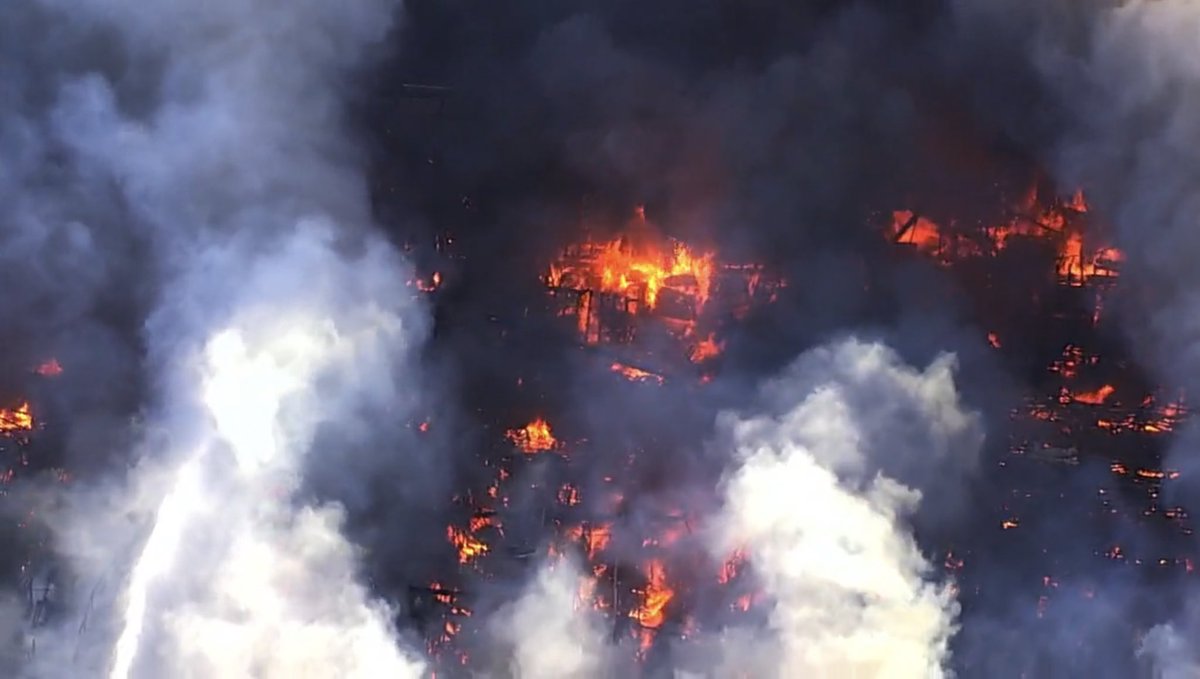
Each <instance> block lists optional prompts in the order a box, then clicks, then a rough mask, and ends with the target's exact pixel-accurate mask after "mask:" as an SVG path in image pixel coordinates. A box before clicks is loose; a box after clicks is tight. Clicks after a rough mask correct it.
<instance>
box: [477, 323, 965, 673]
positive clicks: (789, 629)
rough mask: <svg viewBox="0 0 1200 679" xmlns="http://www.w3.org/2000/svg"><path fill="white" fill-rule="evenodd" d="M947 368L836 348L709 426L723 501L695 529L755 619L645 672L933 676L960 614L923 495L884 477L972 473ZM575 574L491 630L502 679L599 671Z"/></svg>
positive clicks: (697, 640)
mask: <svg viewBox="0 0 1200 679" xmlns="http://www.w3.org/2000/svg"><path fill="white" fill-rule="evenodd" d="M954 363H955V361H954V359H953V358H952V357H950V356H942V357H940V358H938V359H937V360H935V361H934V362H933V363H932V364H930V365H929V366H928V367H927V368H925V369H924V370H915V369H913V368H911V367H909V366H907V365H905V364H904V363H903V362H902V361H901V360H900V359H899V357H898V356H897V355H896V354H895V352H893V351H892V350H890V349H888V348H887V347H885V346H883V345H881V344H874V343H866V342H862V341H859V340H855V339H849V340H844V341H840V342H836V343H834V344H831V345H828V346H825V347H820V348H818V349H815V350H812V351H810V352H807V353H806V354H804V355H803V356H801V357H800V358H799V359H797V360H796V361H795V362H794V363H793V364H792V365H791V366H790V367H788V369H786V370H785V371H784V372H783V374H781V375H780V376H779V377H777V378H775V379H773V380H771V381H769V382H767V383H765V384H764V385H763V386H762V388H761V390H760V398H759V400H758V402H757V403H756V406H755V408H756V411H757V412H750V413H744V412H732V411H730V412H725V413H723V414H722V415H721V416H720V418H719V421H718V427H717V429H718V433H717V437H716V438H715V439H714V440H713V441H712V443H711V446H712V447H713V448H715V449H717V450H718V451H720V453H719V454H720V455H721V457H722V458H724V459H725V460H726V461H727V464H728V471H727V473H726V475H725V477H724V479H723V481H722V482H721V488H720V491H721V492H720V494H721V498H722V505H723V506H722V507H721V509H720V510H719V511H717V512H716V513H713V514H711V515H710V516H708V517H706V518H704V519H703V523H704V524H705V525H706V526H707V527H706V528H705V529H704V531H703V532H704V535H706V540H707V541H708V548H709V550H710V551H711V555H712V556H713V557H714V558H716V559H718V562H719V561H720V560H723V559H725V558H726V557H727V556H728V555H729V554H730V553H732V552H733V551H734V550H743V551H744V552H745V553H747V554H748V556H749V563H750V576H751V577H753V578H755V581H756V584H757V586H758V587H757V591H759V592H760V593H761V594H760V596H762V597H764V599H765V601H764V605H765V610H766V611H767V613H766V615H765V618H764V619H763V620H762V621H761V623H747V622H745V621H740V622H739V621H736V620H734V619H731V618H728V616H725V615H720V614H718V615H717V616H716V617H714V618H712V619H709V618H705V619H702V620H698V621H696V622H697V623H698V625H699V629H700V630H701V632H700V633H698V634H690V635H687V636H688V637H694V638H690V639H689V640H688V641H686V642H685V641H682V640H673V641H670V642H669V643H671V644H672V646H673V649H672V651H671V654H670V656H671V657H670V659H669V660H668V662H669V663H670V665H671V667H669V668H661V667H660V668H659V669H670V670H671V671H674V672H679V673H683V674H681V675H680V676H684V675H687V676H690V675H688V674H687V673H689V672H690V673H692V674H695V673H696V672H699V673H700V675H699V676H718V677H725V676H738V675H739V674H745V675H749V676H755V677H772V676H779V677H783V676H793V675H794V674H797V673H799V674H802V675H804V676H814V677H844V676H902V677H916V676H943V674H944V673H945V670H946V668H947V663H948V660H949V640H950V638H951V635H952V634H953V633H954V632H955V631H956V628H957V625H956V620H957V615H958V610H959V609H958V604H957V602H956V601H955V596H954V589H953V585H952V583H950V582H948V581H942V580H941V579H940V578H939V577H938V576H937V575H936V574H934V573H933V570H932V568H931V566H930V563H929V562H928V561H927V560H926V558H925V557H924V555H923V554H922V553H921V551H920V549H919V548H918V546H917V543H916V541H915V539H914V537H913V535H912V528H911V524H910V519H911V516H912V513H913V511H914V510H915V508H916V507H917V505H918V504H919V503H920V501H921V491H920V489H918V488H914V487H912V486H908V485H905V484H904V483H902V482H900V481H898V480H897V478H896V477H898V476H899V477H903V476H904V475H905V474H904V471H905V470H911V469H914V468H917V467H936V468H939V469H941V470H942V472H941V473H943V474H948V475H953V476H959V477H960V478H961V477H962V476H963V475H965V474H968V473H970V472H971V471H973V469H974V467H975V463H976V456H977V455H978V452H979V447H980V444H981V443H982V433H981V429H980V422H979V419H978V416H977V415H974V414H972V413H970V412H967V411H966V410H964V409H963V407H962V405H961V404H960V403H959V399H958V396H957V393H956V390H955V387H954V380H953V373H954V367H955V366H954ZM885 470H889V471H885ZM576 579H577V575H576V574H575V570H574V569H573V568H572V567H571V566H570V564H569V563H564V564H561V565H560V566H559V567H558V568H546V569H543V571H542V572H541V573H540V575H539V576H538V578H537V579H536V580H535V581H534V582H533V583H532V584H531V585H530V586H529V587H528V588H527V590H526V592H525V593H524V594H523V595H522V597H521V598H520V599H518V600H517V601H516V602H514V603H512V604H510V605H509V606H507V607H505V608H502V609H501V611H500V612H498V613H497V614H495V616H494V617H493V618H492V619H491V623H490V625H491V627H492V629H493V630H494V634H495V635H496V638H497V639H499V640H500V641H501V642H503V643H507V644H509V645H511V646H512V647H513V648H514V649H515V651H514V658H515V660H514V664H515V668H516V669H515V671H514V675H515V676H520V677H542V676H576V675H577V674H579V673H583V674H585V675H586V674H587V673H588V672H591V674H590V676H595V675H596V671H597V668H600V667H612V666H613V665H611V663H613V662H615V656H614V655H611V654H610V653H606V652H605V651H604V649H605V647H606V644H607V643H609V642H606V641H605V639H604V636H603V634H604V630H603V629H602V628H600V627H599V626H598V625H597V623H596V622H595V621H594V620H593V619H592V618H591V617H590V616H591V615H592V613H591V611H589V610H586V609H585V610H579V609H580V605H579V604H580V602H579V595H578V594H577V592H578V590H579V586H578V584H577V582H576ZM659 634H660V635H661V634H666V632H663V631H660V632H659ZM556 669H557V671H558V672H559V674H557V675H555V670H556ZM564 672H565V674H562V673H564Z"/></svg>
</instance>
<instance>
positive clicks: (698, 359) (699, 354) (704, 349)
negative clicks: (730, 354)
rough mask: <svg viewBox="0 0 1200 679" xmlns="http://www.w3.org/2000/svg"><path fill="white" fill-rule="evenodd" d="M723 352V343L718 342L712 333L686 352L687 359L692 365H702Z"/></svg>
mask: <svg viewBox="0 0 1200 679" xmlns="http://www.w3.org/2000/svg"><path fill="white" fill-rule="evenodd" d="M724 350H725V343H724V342H718V341H717V338H716V335H715V334H714V333H711V332H710V333H709V334H708V337H705V338H704V339H702V340H700V341H699V342H697V343H696V344H695V345H694V346H693V347H692V348H691V350H690V351H689V352H688V359H689V360H690V361H691V362H692V363H704V362H705V361H709V360H712V359H714V358H716V357H717V356H720V355H721V352H722V351H724Z"/></svg>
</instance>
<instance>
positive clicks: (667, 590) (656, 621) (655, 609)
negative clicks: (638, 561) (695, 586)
mask: <svg viewBox="0 0 1200 679" xmlns="http://www.w3.org/2000/svg"><path fill="white" fill-rule="evenodd" d="M646 578H647V579H648V582H647V584H646V588H645V589H644V590H643V592H642V605H641V606H638V607H637V608H636V609H635V610H634V611H633V612H631V613H630V614H629V615H630V617H632V618H633V619H635V620H637V621H638V623H639V624H641V626H642V627H649V628H651V629H657V628H659V627H662V624H663V621H664V620H665V618H666V613H665V609H666V607H667V604H668V603H670V601H671V599H672V598H674V597H675V590H673V589H671V587H670V585H668V584H667V571H666V569H665V568H664V567H663V564H662V562H661V561H659V560H657V559H652V560H651V561H650V562H649V563H648V564H647V565H646Z"/></svg>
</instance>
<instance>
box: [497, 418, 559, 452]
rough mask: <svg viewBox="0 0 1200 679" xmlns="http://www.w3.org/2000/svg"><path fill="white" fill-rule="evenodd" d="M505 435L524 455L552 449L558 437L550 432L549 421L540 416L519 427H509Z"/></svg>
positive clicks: (556, 444)
mask: <svg viewBox="0 0 1200 679" xmlns="http://www.w3.org/2000/svg"><path fill="white" fill-rule="evenodd" d="M505 437H506V438H508V440H509V441H512V443H513V445H514V446H516V447H517V448H519V449H520V450H521V451H522V452H524V453H525V454H526V455H535V454H537V453H541V452H545V451H547V450H553V449H554V448H555V447H557V446H558V439H556V438H554V434H553V433H551V432H550V423H549V422H547V421H546V420H543V419H542V418H540V417H539V418H538V419H536V420H534V421H533V422H530V423H529V424H527V425H525V426H524V427H522V428H521V429H509V430H508V432H507V433H506V434H505Z"/></svg>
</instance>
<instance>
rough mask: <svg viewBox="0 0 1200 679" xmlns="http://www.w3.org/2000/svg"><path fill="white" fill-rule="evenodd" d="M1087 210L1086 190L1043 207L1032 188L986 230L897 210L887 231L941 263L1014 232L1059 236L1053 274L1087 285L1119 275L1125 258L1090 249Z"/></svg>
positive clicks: (1002, 244) (996, 245) (999, 242)
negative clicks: (1083, 225)
mask: <svg viewBox="0 0 1200 679" xmlns="http://www.w3.org/2000/svg"><path fill="white" fill-rule="evenodd" d="M1087 213H1088V205H1087V200H1086V198H1085V197H1084V195H1083V192H1082V191H1076V192H1075V193H1074V194H1073V195H1072V196H1071V197H1070V198H1068V199H1065V200H1058V201H1055V202H1054V203H1052V204H1050V205H1049V206H1043V205H1039V204H1038V195H1037V190H1036V187H1033V188H1032V189H1031V190H1030V192H1029V194H1028V195H1027V196H1026V197H1025V200H1024V202H1023V204H1021V205H1018V206H1017V207H1016V209H1015V210H1014V211H1013V216H1011V217H1010V218H1009V219H1008V221H1007V222H1004V223H1000V224H995V225H991V226H988V227H986V228H985V229H984V230H983V232H982V233H978V234H972V233H970V232H969V230H967V229H963V228H961V227H959V228H954V226H955V225H954V224H951V227H952V228H949V229H947V228H943V227H942V225H939V224H938V223H936V222H934V221H932V220H930V219H928V218H926V217H923V216H921V215H919V214H917V213H914V212H913V211H911V210H896V211H894V212H893V213H892V223H891V226H890V228H889V230H888V231H889V233H890V235H891V237H892V240H893V241H895V242H897V243H905V244H909V245H912V246H914V247H915V248H917V249H918V250H920V251H921V252H924V253H926V254H928V255H931V256H933V257H935V258H937V259H938V261H940V262H941V263H943V264H949V263H950V262H951V261H952V260H954V259H955V258H956V257H961V256H971V255H982V254H985V253H986V252H987V251H988V249H989V248H990V251H991V252H993V253H995V252H999V251H1001V250H1003V249H1004V248H1006V247H1007V246H1008V245H1009V240H1010V239H1011V238H1013V237H1016V236H1023V237H1031V238H1047V239H1055V240H1057V250H1058V257H1057V260H1058V261H1057V264H1056V267H1055V272H1056V273H1057V274H1058V276H1059V277H1060V278H1061V279H1063V280H1065V281H1066V282H1067V283H1068V284H1070V285H1083V284H1084V282H1085V281H1087V280H1088V279H1091V278H1094V277H1098V276H1099V277H1108V276H1115V275H1117V273H1118V269H1119V266H1120V263H1121V261H1122V260H1123V259H1124V255H1123V253H1122V252H1121V251H1120V250H1118V249H1117V248H1115V247H1108V246H1099V247H1089V246H1088V245H1087V244H1085V243H1084V240H1083V235H1082V233H1081V231H1080V227H1079V224H1078V218H1079V217H1080V216H1081V215H1085V214H1087ZM980 236H982V237H983V238H982V239H981V238H980Z"/></svg>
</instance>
